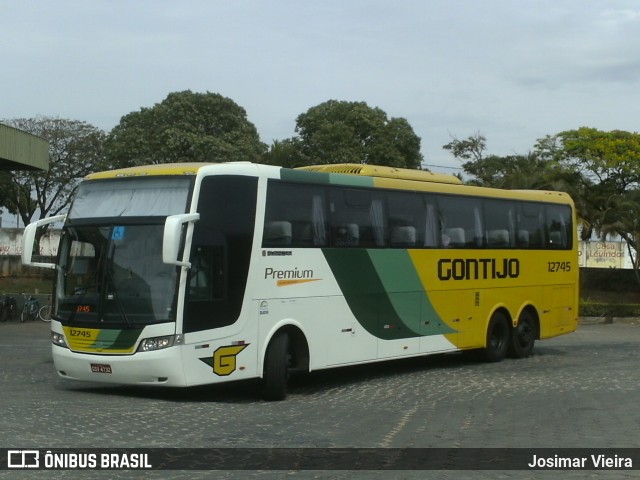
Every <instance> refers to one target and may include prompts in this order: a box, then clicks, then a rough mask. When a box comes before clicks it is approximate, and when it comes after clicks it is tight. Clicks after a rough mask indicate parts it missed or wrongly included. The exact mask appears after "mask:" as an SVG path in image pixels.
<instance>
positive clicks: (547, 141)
mask: <svg viewBox="0 0 640 480" xmlns="http://www.w3.org/2000/svg"><path fill="white" fill-rule="evenodd" d="M536 148H537V151H538V152H539V154H540V155H541V156H543V157H545V158H548V159H554V160H555V161H557V162H558V163H559V164H560V165H562V166H563V167H564V168H565V169H566V170H568V171H571V172H572V174H573V176H574V178H578V179H579V181H578V182H576V184H575V191H574V200H575V201H576V204H577V206H578V211H579V213H580V216H581V217H582V223H583V229H582V233H581V236H582V238H583V240H587V239H589V238H591V236H592V234H593V233H594V232H595V233H596V234H601V233H602V232H604V231H605V230H606V228H605V226H606V225H608V224H610V223H611V222H610V221H609V220H607V218H611V215H612V213H611V212H612V211H614V210H615V209H616V208H618V205H620V203H619V202H620V198H622V197H625V195H626V194H627V193H628V192H632V191H633V190H636V189H638V187H639V183H640V135H639V134H637V133H630V132H625V131H620V130H613V131H611V132H605V131H600V130H597V129H595V128H588V127H582V128H579V129H577V130H567V131H564V132H561V133H558V134H556V135H553V136H547V137H545V138H544V139H542V140H539V141H538V144H537V145H536ZM621 236H622V235H621ZM623 238H624V237H623Z"/></svg>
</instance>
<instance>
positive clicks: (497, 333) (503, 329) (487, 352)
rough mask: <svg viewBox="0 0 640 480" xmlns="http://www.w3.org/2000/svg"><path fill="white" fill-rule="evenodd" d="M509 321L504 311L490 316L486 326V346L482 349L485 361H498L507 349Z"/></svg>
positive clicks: (505, 353) (509, 333) (509, 334)
mask: <svg viewBox="0 0 640 480" xmlns="http://www.w3.org/2000/svg"><path fill="white" fill-rule="evenodd" d="M510 336H511V332H510V331H509V321H508V320H507V317H506V316H505V315H504V313H501V312H495V313H494V314H493V315H492V316H491V321H490V322H489V327H488V328H487V346H486V347H485V348H484V349H483V350H482V357H483V359H484V360H485V361H487V362H499V361H500V360H502V359H503V358H504V357H505V356H506V355H507V351H508V349H509V340H510Z"/></svg>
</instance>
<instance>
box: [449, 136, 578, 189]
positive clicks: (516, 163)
mask: <svg viewBox="0 0 640 480" xmlns="http://www.w3.org/2000/svg"><path fill="white" fill-rule="evenodd" d="M486 145H487V143H486V138H485V136H484V135H483V134H481V133H480V132H477V133H475V134H474V135H471V136H469V137H468V138H466V139H464V140H459V139H457V138H455V137H453V139H452V141H451V142H449V143H448V144H446V145H443V147H442V148H444V149H445V150H449V151H450V152H451V153H452V154H453V156H454V157H456V158H457V159H459V160H466V161H465V162H464V163H463V164H462V168H463V170H464V171H465V172H466V173H467V174H468V175H471V176H472V179H471V180H469V181H468V183H470V184H473V185H479V186H484V187H493V188H505V189H530V190H563V191H567V190H571V186H570V183H571V181H575V180H572V179H571V176H570V175H568V172H567V171H566V170H563V169H562V168H560V166H559V164H558V163H557V162H556V161H555V160H553V159H549V158H547V157H545V156H543V155H540V154H539V153H538V152H536V151H533V152H529V153H528V154H526V155H507V156H505V157H501V156H498V155H485V151H486V148H487V147H486Z"/></svg>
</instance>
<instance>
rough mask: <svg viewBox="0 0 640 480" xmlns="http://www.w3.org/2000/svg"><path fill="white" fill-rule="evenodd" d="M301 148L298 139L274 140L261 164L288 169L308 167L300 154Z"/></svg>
mask: <svg viewBox="0 0 640 480" xmlns="http://www.w3.org/2000/svg"><path fill="white" fill-rule="evenodd" d="M300 147H301V146H300V141H299V140H298V139H296V138H287V139H285V140H274V141H273V143H272V144H271V147H270V148H269V151H268V152H266V153H265V154H264V155H263V156H262V159H261V162H260V163H265V164H267V165H277V166H280V167H286V168H295V167H302V166H304V165H308V163H307V162H305V161H304V158H303V156H302V154H301V153H300V150H301V148H300Z"/></svg>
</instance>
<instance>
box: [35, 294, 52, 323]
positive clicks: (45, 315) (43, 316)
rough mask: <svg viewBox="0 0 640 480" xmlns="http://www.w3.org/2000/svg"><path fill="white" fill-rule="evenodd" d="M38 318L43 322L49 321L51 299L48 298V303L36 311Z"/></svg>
mask: <svg viewBox="0 0 640 480" xmlns="http://www.w3.org/2000/svg"><path fill="white" fill-rule="evenodd" d="M38 318H39V319H40V320H42V321H43V322H50V321H51V297H49V303H47V304H46V305H43V306H42V307H40V310H38Z"/></svg>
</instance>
